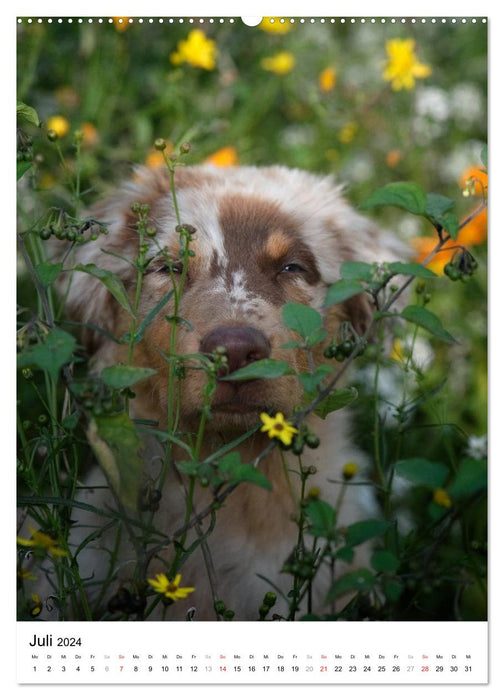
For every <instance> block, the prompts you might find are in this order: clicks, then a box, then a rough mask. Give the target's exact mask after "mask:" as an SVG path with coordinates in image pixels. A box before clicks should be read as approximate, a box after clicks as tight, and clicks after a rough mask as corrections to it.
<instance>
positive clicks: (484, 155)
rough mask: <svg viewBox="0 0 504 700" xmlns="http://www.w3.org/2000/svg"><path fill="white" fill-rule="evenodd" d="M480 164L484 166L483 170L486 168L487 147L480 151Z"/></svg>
mask: <svg viewBox="0 0 504 700" xmlns="http://www.w3.org/2000/svg"><path fill="white" fill-rule="evenodd" d="M481 162H482V163H483V165H484V166H485V168H487V167H488V147H487V146H483V150H482V151H481Z"/></svg>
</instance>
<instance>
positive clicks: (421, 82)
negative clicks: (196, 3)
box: [17, 17, 487, 619]
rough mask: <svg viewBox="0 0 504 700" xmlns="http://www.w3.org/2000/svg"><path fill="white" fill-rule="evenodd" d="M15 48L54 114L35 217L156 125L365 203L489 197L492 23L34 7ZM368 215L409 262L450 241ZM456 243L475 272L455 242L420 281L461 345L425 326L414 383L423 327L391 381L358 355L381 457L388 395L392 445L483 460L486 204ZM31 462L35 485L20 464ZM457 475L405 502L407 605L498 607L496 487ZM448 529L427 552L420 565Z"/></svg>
mask: <svg viewBox="0 0 504 700" xmlns="http://www.w3.org/2000/svg"><path fill="white" fill-rule="evenodd" d="M130 19H132V20H133V21H130ZM17 46H18V67H17V76H18V94H17V97H18V100H20V101H22V102H23V103H24V104H26V105H29V106H30V107H32V108H34V109H35V110H36V113H37V115H38V119H39V120H40V122H41V124H40V125H39V126H36V125H35V124H34V123H31V122H30V120H29V119H28V120H26V119H25V120H21V123H20V126H21V127H22V131H21V133H19V134H18V168H19V167H20V168H21V172H22V173H23V174H22V177H20V179H19V189H18V205H19V226H20V229H21V230H22V231H24V232H27V231H28V232H29V231H34V232H35V231H38V230H39V229H40V227H41V222H43V221H46V219H47V213H48V212H50V211H52V209H51V208H52V207H55V208H58V209H59V208H61V209H64V210H65V211H69V212H71V213H72V214H73V215H77V214H79V213H82V211H83V209H84V208H85V207H86V206H87V205H89V204H91V203H92V202H94V201H95V200H96V199H98V198H99V197H100V196H101V195H103V194H104V193H106V192H107V191H108V190H109V188H111V187H112V186H114V185H115V184H117V183H118V182H119V181H121V179H123V178H125V177H128V176H129V175H130V173H131V167H132V165H133V164H138V163H145V164H147V165H149V166H150V167H153V168H154V167H164V164H163V159H162V154H161V152H160V151H159V150H157V149H156V148H155V147H154V143H155V142H156V140H158V139H164V141H165V142H166V144H167V149H168V152H170V151H171V150H173V151H174V152H178V149H179V147H180V144H182V143H185V142H189V143H190V144H191V149H190V152H189V154H188V155H187V157H186V160H185V162H188V163H200V162H203V161H211V162H213V163H215V164H216V165H218V166H220V167H228V166H232V165H236V164H253V165H267V164H273V163H282V164H284V165H288V166H291V167H300V168H305V169H307V170H311V171H314V172H320V173H332V174H334V175H335V176H336V177H337V179H338V180H340V181H342V182H345V183H346V186H347V189H346V192H347V196H348V198H349V200H350V201H351V202H352V203H353V204H355V205H356V206H359V203H360V202H362V201H363V200H364V199H365V198H366V197H367V196H368V195H370V194H371V192H372V191H373V190H374V189H376V188H378V187H382V186H384V185H387V184H388V183H390V182H396V181H412V182H414V183H416V184H417V185H419V186H420V187H421V188H422V189H423V190H425V191H426V192H435V193H438V194H441V195H444V196H446V197H450V198H451V199H453V200H454V201H455V213H456V215H457V217H458V218H459V220H463V219H464V218H465V217H467V216H468V215H470V213H471V212H472V211H473V210H475V208H476V207H477V206H478V205H479V204H480V202H481V199H482V196H483V195H486V186H487V176H486V172H485V171H484V170H485V169H484V168H483V165H482V155H481V154H482V151H483V149H484V147H485V145H486V140H487V106H486V105H487V94H486V85H487V27H486V25H485V24H484V23H483V22H482V21H481V20H478V21H477V22H475V23H473V22H471V20H467V22H465V23H463V22H462V21H461V20H460V19H458V20H457V22H455V23H452V22H451V20H447V21H446V22H442V21H441V19H438V20H437V22H436V23H432V22H431V21H430V20H427V21H426V22H422V21H421V19H420V18H418V19H417V20H416V22H414V23H413V22H411V21H410V20H407V22H406V23H401V22H400V21H399V20H397V21H396V22H395V23H392V22H391V21H390V20H389V21H387V22H385V23H383V24H382V23H380V21H379V20H377V21H376V22H375V23H371V22H370V21H369V20H367V21H366V22H361V21H360V20H358V19H357V20H356V21H355V22H351V21H350V19H347V20H346V21H345V22H344V23H342V22H341V21H340V19H335V21H334V22H331V19H330V18H325V20H324V21H321V18H318V19H317V20H316V21H315V22H314V23H312V22H310V20H309V19H306V20H305V21H304V22H301V21H300V19H299V18H296V20H295V22H294V23H291V22H290V21H289V20H288V19H286V21H285V22H280V21H278V18H277V20H276V21H275V22H274V23H270V22H268V21H265V22H263V23H262V24H261V25H260V26H259V27H256V28H250V27H247V26H245V25H243V23H242V22H241V21H240V20H239V19H238V18H237V19H236V20H235V21H234V22H230V20H229V18H226V19H225V20H224V21H223V22H220V21H219V18H216V19H215V20H214V21H213V22H211V21H210V20H209V19H208V18H205V19H204V21H203V22H200V21H199V20H198V19H196V18H195V19H194V21H192V22H190V21H189V19H188V18H185V20H184V22H179V21H178V20H177V19H175V20H174V21H173V22H169V20H168V19H165V20H164V21H163V23H160V22H159V21H158V20H157V19H156V20H154V21H153V22H152V23H149V21H148V20H147V19H146V20H144V21H143V22H142V23H140V22H139V21H138V18H127V17H123V18H113V19H112V20H111V21H109V20H108V19H104V21H103V22H102V23H99V22H98V20H97V19H95V20H94V21H93V22H92V23H89V22H88V20H87V18H84V19H83V21H82V22H79V21H78V18H75V19H74V20H73V21H72V23H69V22H68V21H67V20H66V19H65V20H64V21H63V22H62V23H61V24H59V23H58V22H57V19H53V21H52V22H51V23H48V22H47V20H44V22H42V23H40V24H39V23H37V22H36V20H33V22H31V23H29V22H28V21H27V20H26V19H25V20H23V21H22V22H21V23H20V24H19V26H18V45H17ZM48 132H49V134H50V136H51V138H47V134H48ZM76 144H77V146H76ZM76 149H77V150H78V154H79V155H78V159H76V152H77V150H76ZM77 164H78V165H77ZM76 182H78V187H76V185H75V183H76ZM70 183H72V184H71V185H70ZM372 215H373V216H374V217H375V218H376V219H377V220H379V221H380V222H381V223H382V224H383V225H385V226H389V227H390V228H391V229H392V230H393V231H395V232H396V233H397V235H399V236H400V237H402V238H403V239H404V240H405V241H406V242H407V243H408V245H410V247H411V257H412V259H413V260H422V259H423V258H424V257H425V255H427V253H428V252H430V250H432V248H433V247H434V245H435V243H436V241H437V234H436V232H435V231H434V229H433V227H432V226H431V225H430V224H429V223H428V222H426V221H425V219H423V218H421V217H415V216H412V215H411V214H409V213H406V212H404V211H401V210H398V209H393V208H382V209H378V210H376V211H374V212H372ZM458 242H459V243H461V244H463V245H466V246H469V247H470V250H471V253H472V254H473V255H474V256H475V258H476V259H477V261H478V269H477V271H476V273H475V274H474V275H471V277H470V278H468V279H466V280H464V282H462V281H460V280H458V281H453V280H451V279H449V278H448V277H447V276H446V275H444V274H443V268H444V265H445V264H446V263H447V262H449V260H450V258H451V256H452V252H453V251H452V252H449V253H443V254H439V255H438V256H436V258H435V259H434V260H433V261H432V263H431V264H430V267H431V269H432V270H434V271H435V272H436V273H438V274H439V278H437V279H436V280H434V281H432V282H431V281H430V280H429V281H428V282H427V283H423V284H424V288H423V289H422V291H421V294H422V295H423V296H424V299H425V295H426V294H428V295H429V301H428V304H429V309H430V310H432V311H435V313H436V314H438V315H439V317H440V318H441V319H442V320H443V323H444V325H445V327H446V328H447V329H448V330H449V332H450V333H451V334H452V335H453V336H454V337H455V338H456V339H457V341H458V343H457V344H454V345H446V344H443V343H441V342H438V341H437V339H436V338H433V337H432V336H430V335H429V334H420V336H421V337H420V338H418V339H416V342H415V347H416V352H417V355H416V357H415V363H416V365H417V369H418V371H415V372H414V373H413V374H414V377H413V379H412V381H411V382H409V379H408V381H407V382H406V381H405V379H404V377H405V363H404V358H405V356H406V354H407V349H408V342H409V341H408V338H407V337H405V338H403V339H398V340H397V342H396V344H395V345H394V352H393V354H391V355H390V357H388V358H387V362H386V363H384V366H383V368H382V370H381V372H380V386H379V387H377V391H378V394H379V395H378V396H377V394H376V392H368V389H367V388H366V387H367V386H368V385H369V381H368V377H369V372H370V370H369V366H368V365H366V364H365V363H362V365H360V366H359V367H358V368H357V373H356V375H355V378H354V379H353V380H352V381H353V382H354V383H356V384H357V385H358V386H359V389H360V392H361V394H360V401H359V405H358V406H356V408H355V412H356V416H357V420H358V429H357V436H356V437H357V440H358V441H359V442H360V443H361V444H362V445H363V446H364V447H365V448H367V449H368V450H369V452H370V453H372V452H373V449H374V447H373V444H372V437H371V435H372V430H371V424H370V420H371V418H370V416H371V415H372V411H371V410H370V408H371V407H372V406H373V405H375V403H376V402H377V401H379V404H380V421H381V423H380V425H381V429H382V437H383V450H384V452H386V451H387V449H392V445H396V438H397V434H398V432H400V434H401V449H402V450H403V453H404V454H406V455H407V456H410V457H411V456H421V457H422V458H426V459H429V460H432V461H434V462H436V461H441V462H449V463H450V464H451V465H456V464H460V463H461V461H463V460H464V459H467V458H469V459H475V460H481V459H482V458H484V457H485V456H486V431H487V424H486V419H487V415H486V397H487V373H486V369H487V345H486V342H487V328H486V318H487V302H486V294H487V285H486V244H487V217H486V211H482V212H481V213H480V214H478V215H477V216H476V217H475V218H474V219H473V220H472V221H471V222H470V223H469V224H468V225H467V226H466V227H465V228H464V229H463V231H462V232H461V235H460V237H459V241H458ZM18 280H19V288H18V305H19V309H20V313H19V323H20V328H26V325H27V324H29V323H32V322H33V319H34V318H36V317H37V313H38V311H37V292H36V289H35V288H34V286H33V283H32V281H31V278H30V275H29V272H28V270H27V269H26V266H25V265H24V262H23V260H22V258H21V257H20V259H19V270H18ZM425 286H426V287H427V288H425ZM405 386H407V387H408V391H407V400H406V401H405V398H404V397H405V394H404V391H405ZM398 407H400V408H401V410H400V411H399V410H398ZM46 408H47V407H46V406H44V405H43V402H42V401H41V399H40V392H37V391H36V390H35V391H34V386H33V382H32V381H31V380H30V381H26V377H25V376H23V375H22V374H20V378H19V382H18V409H19V422H20V425H22V426H24V427H23V431H22V432H23V435H24V438H25V439H26V441H27V442H28V443H29V444H30V445H32V446H34V447H35V448H37V449H39V448H40V445H41V440H42V437H43V435H44V430H45V421H46V420H47V410H46ZM44 416H46V418H45V419H44ZM37 446H38V447H37ZM43 458H44V456H43V454H42V453H41V454H39V456H38V459H40V460H42V461H43ZM20 476H21V480H20V492H21V493H23V494H26V493H28V492H30V484H29V483H27V481H26V479H25V478H23V468H22V465H21V468H20ZM457 488H458V493H457V489H455V491H454V492H453V493H451V492H450V482H447V483H446V484H443V488H442V489H440V491H441V492H442V493H437V494H436V490H435V489H433V488H432V487H431V486H429V485H427V484H425V483H417V484H415V485H414V487H413V488H409V489H405V490H404V491H403V492H401V493H400V494H397V514H398V517H402V518H403V519H404V523H405V526H404V527H405V529H406V530H407V528H408V523H410V524H411V527H414V528H417V530H416V532H417V534H418V533H420V536H419V537H418V538H417V540H416V545H415V546H416V549H415V547H413V548H412V549H410V551H409V555H408V556H409V562H408V567H409V568H408V571H407V574H405V580H406V579H408V577H409V579H408V580H409V581H410V582H411V581H413V585H411V591H412V594H411V599H414V602H413V603H412V602H411V599H410V600H409V601H408V603H407V604H405V605H404V607H402V608H401V606H400V605H399V604H397V605H396V606H395V608H394V613H393V614H394V615H395V616H396V617H399V618H400V617H401V615H404V616H405V617H408V618H411V617H413V618H414V617H418V618H419V619H485V616H486V604H485V584H484V579H485V576H486V503H485V498H484V496H485V494H484V490H483V491H482V489H481V487H480V485H478V488H477V489H476V488H475V487H474V488H473V489H472V491H471V490H469V491H470V492H469V491H468V490H467V489H466V490H465V491H464V489H462V492H461V491H460V484H458V486H457ZM438 490H439V489H438ZM436 498H437V500H436ZM457 498H459V499H461V500H459V501H457ZM464 499H466V501H467V503H466V501H464ZM455 508H457V509H458V510H457V512H460V510H461V509H463V510H464V512H465V515H464V518H463V521H460V520H459V518H458V516H457V518H454V519H453V522H454V523H455V521H457V522H456V525H454V526H453V527H451V526H450V527H449V528H448V529H447V532H446V536H444V535H443V537H442V538H441V539H439V538H438V539H435V537H436V535H435V534H434V535H433V533H435V529H436V523H439V522H440V520H439V519H441V520H442V521H443V522H444V523H446V522H450V517H451V516H450V513H453V512H455ZM443 519H444V520H443ZM432 538H434V539H435V541H436V546H435V551H433V552H432V553H431V554H429V555H428V561H429V566H430V568H429V569H427V570H425V569H421V564H420V562H425V560H426V559H425V554H426V552H427V551H428V549H429V546H430V543H431V542H432V541H433V539H432ZM415 571H416V573H415ZM406 610H407V612H405V611H406ZM391 614H392V613H391Z"/></svg>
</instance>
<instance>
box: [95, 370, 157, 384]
mask: <svg viewBox="0 0 504 700" xmlns="http://www.w3.org/2000/svg"><path fill="white" fill-rule="evenodd" d="M153 374H157V371H156V370H155V369H150V368H149V367H132V366H130V365H114V366H112V367H106V368H105V369H104V370H103V371H102V373H101V378H102V380H103V382H104V383H105V384H106V385H107V386H110V387H112V389H118V390H120V389H125V388H126V387H128V386H133V384H136V383H137V382H140V381H142V379H147V377H151V376H152V375H153Z"/></svg>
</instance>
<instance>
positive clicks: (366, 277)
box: [336, 262, 375, 284]
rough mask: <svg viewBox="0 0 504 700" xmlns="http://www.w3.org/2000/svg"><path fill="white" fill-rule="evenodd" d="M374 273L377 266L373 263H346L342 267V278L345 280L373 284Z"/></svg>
mask: <svg viewBox="0 0 504 700" xmlns="http://www.w3.org/2000/svg"><path fill="white" fill-rule="evenodd" d="M374 272H375V265H374V264H372V263H364V262H344V263H341V266H340V277H341V278H342V279H345V280H363V281H364V282H372V281H373V274H374ZM336 284H337V283H336Z"/></svg>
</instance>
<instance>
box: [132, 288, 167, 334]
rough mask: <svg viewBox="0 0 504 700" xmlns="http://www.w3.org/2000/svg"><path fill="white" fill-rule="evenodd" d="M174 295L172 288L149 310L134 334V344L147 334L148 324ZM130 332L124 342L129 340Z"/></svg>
mask: <svg viewBox="0 0 504 700" xmlns="http://www.w3.org/2000/svg"><path fill="white" fill-rule="evenodd" d="M172 296H173V289H171V290H170V291H169V292H168V293H167V294H165V295H164V297H163V298H162V299H160V301H159V302H158V303H157V304H156V306H154V308H153V309H151V310H150V311H149V313H148V314H147V316H146V317H145V318H144V320H143V321H142V323H140V325H139V326H138V328H137V329H136V331H135V335H134V336H133V345H136V344H137V343H139V342H140V341H141V340H142V339H143V337H144V334H145V331H146V330H147V328H148V326H149V325H150V324H151V323H152V321H153V320H154V319H155V318H156V316H157V315H158V313H159V312H160V311H161V310H162V309H163V307H164V306H166V304H167V303H168V302H169V301H170V299H171V297H172ZM129 338H130V334H129V333H126V334H125V338H124V342H129Z"/></svg>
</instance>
